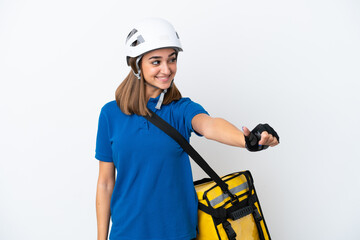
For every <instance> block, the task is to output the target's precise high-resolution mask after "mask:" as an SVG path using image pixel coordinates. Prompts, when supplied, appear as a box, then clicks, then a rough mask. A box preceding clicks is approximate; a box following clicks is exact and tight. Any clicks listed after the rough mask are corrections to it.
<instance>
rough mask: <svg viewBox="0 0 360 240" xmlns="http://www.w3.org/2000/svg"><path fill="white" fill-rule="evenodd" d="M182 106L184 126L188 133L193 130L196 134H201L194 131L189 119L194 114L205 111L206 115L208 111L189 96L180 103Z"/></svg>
mask: <svg viewBox="0 0 360 240" xmlns="http://www.w3.org/2000/svg"><path fill="white" fill-rule="evenodd" d="M182 108H183V113H184V121H185V127H186V129H187V130H188V134H189V135H190V134H191V133H192V132H194V133H196V134H197V135H198V136H201V135H200V134H199V133H197V132H195V131H194V129H193V127H192V124H191V121H192V119H193V118H194V117H195V116H196V115H198V114H200V113H205V114H207V115H209V113H208V112H207V111H206V110H205V109H204V108H203V107H202V106H201V105H200V104H198V103H196V102H193V101H191V100H190V98H185V102H184V104H183V105H182Z"/></svg>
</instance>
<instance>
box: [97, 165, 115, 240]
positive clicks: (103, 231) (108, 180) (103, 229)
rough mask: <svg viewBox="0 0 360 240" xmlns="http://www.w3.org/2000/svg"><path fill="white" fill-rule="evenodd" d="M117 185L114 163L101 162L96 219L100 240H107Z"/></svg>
mask: <svg viewBox="0 0 360 240" xmlns="http://www.w3.org/2000/svg"><path fill="white" fill-rule="evenodd" d="M114 185H115V167H114V163H109V162H103V161H99V179H98V183H97V191H96V218H97V231H98V237H97V239H98V240H107V239H108V238H107V237H108V232H109V223H110V200H111V195H112V192H113V190H114Z"/></svg>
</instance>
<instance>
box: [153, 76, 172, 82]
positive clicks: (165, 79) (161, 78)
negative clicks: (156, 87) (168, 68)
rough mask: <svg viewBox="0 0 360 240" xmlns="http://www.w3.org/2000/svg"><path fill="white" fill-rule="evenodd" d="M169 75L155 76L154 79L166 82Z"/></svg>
mask: <svg viewBox="0 0 360 240" xmlns="http://www.w3.org/2000/svg"><path fill="white" fill-rule="evenodd" d="M170 76H171V75H169V76H157V77H156V79H157V80H159V81H160V82H167V81H169V80H170Z"/></svg>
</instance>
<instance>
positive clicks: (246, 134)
mask: <svg viewBox="0 0 360 240" xmlns="http://www.w3.org/2000/svg"><path fill="white" fill-rule="evenodd" d="M242 130H243V132H244V135H245V136H246V137H248V136H249V135H250V130H249V129H248V128H247V127H242Z"/></svg>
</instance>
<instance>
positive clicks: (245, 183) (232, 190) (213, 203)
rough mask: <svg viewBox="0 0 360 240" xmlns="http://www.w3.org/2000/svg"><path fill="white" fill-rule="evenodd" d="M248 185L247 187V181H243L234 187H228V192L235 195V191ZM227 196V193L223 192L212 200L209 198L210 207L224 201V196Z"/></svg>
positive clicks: (241, 189)
mask: <svg viewBox="0 0 360 240" xmlns="http://www.w3.org/2000/svg"><path fill="white" fill-rule="evenodd" d="M248 187H249V186H248V184H247V182H244V183H243V184H241V185H239V186H236V187H234V188H232V189H230V192H231V193H232V194H234V195H235V194H237V193H239V192H241V191H243V190H245V189H247V188H248ZM228 197H229V195H228V194H226V193H224V194H222V195H220V196H218V197H216V198H214V199H213V200H211V201H210V205H211V206H212V207H214V206H216V205H217V204H219V203H221V202H222V201H224V200H225V199H226V198H228Z"/></svg>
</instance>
